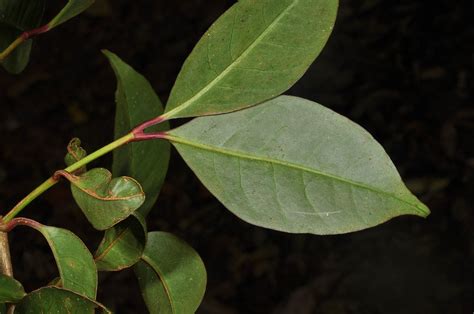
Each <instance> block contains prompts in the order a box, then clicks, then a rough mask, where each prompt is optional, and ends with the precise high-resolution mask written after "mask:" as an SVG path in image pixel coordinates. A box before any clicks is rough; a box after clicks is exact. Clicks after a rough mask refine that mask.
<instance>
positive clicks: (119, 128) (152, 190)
mask: <svg viewBox="0 0 474 314" xmlns="http://www.w3.org/2000/svg"><path fill="white" fill-rule="evenodd" d="M104 54H105V55H106V56H107V58H108V59H109V61H110V64H111V66H112V68H113V69H114V72H115V75H116V77H117V91H116V93H115V101H116V103H117V109H116V113H115V132H114V133H115V138H120V137H122V136H124V135H125V134H127V133H128V132H130V130H131V129H132V128H133V127H135V126H137V125H139V124H140V123H143V122H145V121H147V120H150V119H152V118H154V117H157V116H159V115H161V114H162V113H163V106H162V104H161V101H160V99H159V98H158V96H157V95H156V93H155V92H154V90H153V88H152V87H151V85H150V83H148V81H147V80H146V79H145V78H144V77H143V76H142V75H140V74H139V73H137V72H136V71H135V70H134V69H132V68H131V67H130V66H129V65H127V64H126V63H125V62H123V61H122V60H121V59H120V58H118V57H117V56H116V55H115V54H113V53H111V52H110V51H104ZM168 129H169V123H168V122H164V123H160V124H159V125H157V126H155V127H152V128H150V129H149V131H150V132H160V131H166V130H168ZM169 159H170V145H169V143H168V142H166V141H159V142H157V141H154V142H153V141H145V142H139V143H131V144H130V145H127V146H124V147H120V148H118V149H116V150H114V160H113V167H112V168H113V174H114V176H130V177H132V178H135V179H136V180H137V181H138V182H140V184H141V185H142V187H143V190H144V191H145V194H146V200H145V203H144V204H143V205H142V206H141V207H140V209H139V211H140V213H141V214H142V215H144V216H146V215H147V214H148V213H149V211H150V210H151V208H152V206H153V205H154V204H155V202H156V199H157V198H158V194H159V193H160V189H161V186H162V185H163V181H164V180H165V176H166V172H167V170H168V162H169Z"/></svg>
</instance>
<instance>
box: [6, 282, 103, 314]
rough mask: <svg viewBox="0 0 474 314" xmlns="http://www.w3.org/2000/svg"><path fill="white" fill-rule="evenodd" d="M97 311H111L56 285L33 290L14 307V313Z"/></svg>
mask: <svg viewBox="0 0 474 314" xmlns="http://www.w3.org/2000/svg"><path fill="white" fill-rule="evenodd" d="M97 311H98V312H99V313H112V312H111V311H109V310H107V309H106V308H105V307H104V306H103V305H102V304H100V303H97V302H96V301H94V300H91V299H89V298H87V297H85V296H83V295H80V294H77V293H74V292H73V291H69V290H66V289H61V288H58V287H45V288H41V289H38V290H36V291H33V292H31V293H29V294H28V295H27V296H26V297H25V298H23V300H22V301H21V302H20V303H19V304H18V305H17V306H16V308H15V314H34V313H69V314H89V313H90V314H93V313H97Z"/></svg>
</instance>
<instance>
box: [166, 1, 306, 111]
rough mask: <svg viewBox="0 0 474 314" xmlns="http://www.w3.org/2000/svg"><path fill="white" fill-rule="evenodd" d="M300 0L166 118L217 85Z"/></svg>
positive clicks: (291, 5) (284, 11)
mask: <svg viewBox="0 0 474 314" xmlns="http://www.w3.org/2000/svg"><path fill="white" fill-rule="evenodd" d="M299 1H300V0H294V1H293V3H292V4H290V5H289V6H288V7H287V8H286V9H284V10H283V11H282V12H281V13H280V14H279V15H278V16H277V17H276V18H275V19H274V20H273V21H272V22H271V23H270V24H269V25H268V27H267V28H266V29H265V30H264V31H263V32H262V33H261V34H260V35H258V36H257V38H256V39H255V40H254V41H253V42H252V44H250V45H249V46H248V47H247V48H246V49H245V50H244V51H243V52H242V53H241V54H240V55H239V56H238V57H237V58H236V59H235V60H234V61H233V62H231V63H230V64H229V65H228V66H227V67H226V68H225V69H224V70H223V71H222V73H221V74H219V75H218V76H216V78H215V79H213V80H212V81H211V82H209V83H208V84H207V85H206V86H204V87H203V88H202V89H201V90H200V91H199V92H198V93H197V94H195V95H194V96H193V97H191V98H189V99H188V100H187V101H185V102H184V103H182V104H181V105H178V106H176V107H175V108H173V109H171V110H170V111H168V112H166V113H165V114H164V116H166V117H167V118H172V117H173V116H174V115H176V114H178V113H179V112H180V111H183V110H184V109H186V108H188V107H189V106H191V105H192V104H193V102H194V101H195V100H196V99H199V98H200V97H201V96H203V95H204V94H205V93H207V92H208V91H209V90H210V89H211V88H213V87H214V86H215V85H217V84H218V83H219V82H220V81H221V80H222V79H223V78H224V77H225V76H226V75H227V74H228V73H229V72H230V71H232V70H233V69H234V68H235V67H236V65H238V64H239V63H240V62H241V61H242V59H244V58H245V57H246V56H247V55H248V54H249V53H250V52H251V51H252V50H253V48H255V47H256V46H257V45H258V44H260V43H261V40H262V39H263V38H265V36H266V35H267V34H268V33H270V32H271V31H272V30H273V29H274V28H275V26H276V25H278V22H279V21H280V20H281V19H282V18H283V17H284V16H285V15H286V14H287V13H288V12H289V11H290V10H291V9H293V7H294V6H295V5H296V4H297V3H299Z"/></svg>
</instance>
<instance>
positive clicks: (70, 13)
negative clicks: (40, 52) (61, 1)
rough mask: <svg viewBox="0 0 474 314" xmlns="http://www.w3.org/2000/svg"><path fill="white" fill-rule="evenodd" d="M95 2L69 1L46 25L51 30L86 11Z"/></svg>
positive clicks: (92, 0)
mask: <svg viewBox="0 0 474 314" xmlns="http://www.w3.org/2000/svg"><path fill="white" fill-rule="evenodd" d="M94 1H95V0H69V1H68V3H67V4H66V6H65V7H64V8H63V9H62V10H61V11H60V12H59V13H58V14H57V15H56V16H55V17H54V18H53V19H52V20H51V21H50V22H49V23H48V27H49V29H52V28H54V27H56V26H58V25H60V24H62V23H64V22H66V21H68V20H70V19H72V18H73V17H75V16H77V15H79V14H81V13H82V12H84V11H85V10H87V9H88V8H89V7H90V6H91V5H92V4H93V3H94Z"/></svg>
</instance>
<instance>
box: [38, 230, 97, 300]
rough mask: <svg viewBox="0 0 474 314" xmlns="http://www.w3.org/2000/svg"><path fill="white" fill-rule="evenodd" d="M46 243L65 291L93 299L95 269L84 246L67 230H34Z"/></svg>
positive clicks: (95, 289) (95, 282)
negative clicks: (52, 255) (40, 234)
mask: <svg viewBox="0 0 474 314" xmlns="http://www.w3.org/2000/svg"><path fill="white" fill-rule="evenodd" d="M36 229H37V230H38V231H40V232H41V233H42V234H43V236H44V237H45V238H46V241H48V244H49V246H50V247H51V250H52V251H53V254H54V259H55V260H56V264H57V266H58V270H59V275H60V277H61V286H62V287H63V288H65V289H69V290H72V291H74V292H77V293H80V294H82V295H85V296H87V297H89V298H91V299H95V297H96V293H97V268H96V265H95V263H94V259H93V257H92V254H91V253H90V252H89V250H88V249H87V247H86V246H85V244H84V243H83V242H82V241H81V239H79V238H78V237H77V236H76V235H75V234H74V233H72V232H71V231H69V230H66V229H61V228H56V227H48V226H39V227H37V228H36Z"/></svg>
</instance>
